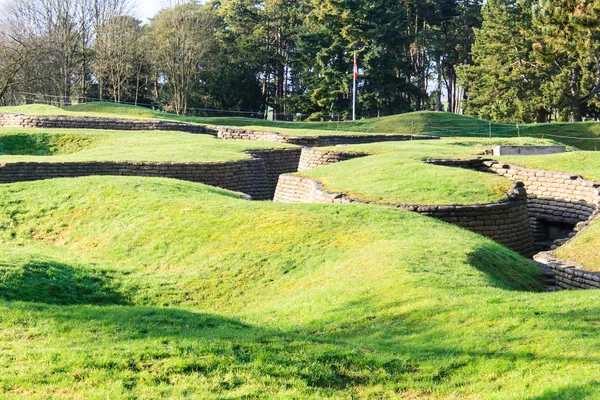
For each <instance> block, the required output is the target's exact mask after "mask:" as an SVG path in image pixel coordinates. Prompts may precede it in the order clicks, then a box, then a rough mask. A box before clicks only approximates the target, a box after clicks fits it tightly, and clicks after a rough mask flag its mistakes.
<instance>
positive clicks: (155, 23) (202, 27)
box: [150, 3, 217, 114]
mask: <svg viewBox="0 0 600 400" xmlns="http://www.w3.org/2000/svg"><path fill="white" fill-rule="evenodd" d="M216 23H217V21H216V18H215V15H214V13H213V12H212V9H211V7H210V5H204V6H200V5H197V4H195V3H184V4H180V5H177V6H175V7H173V8H169V9H165V10H163V11H161V12H160V13H159V14H158V15H157V16H156V17H154V18H153V19H152V24H151V27H150V35H151V40H152V47H153V55H154V58H155V62H156V64H157V66H158V67H159V69H160V72H161V75H162V78H163V79H164V84H165V89H166V90H167V91H168V93H167V94H168V96H169V98H170V100H171V102H172V105H173V109H174V111H175V112H176V113H177V114H185V113H187V109H188V102H189V100H190V98H191V96H192V94H193V93H194V91H195V90H196V88H197V86H198V83H199V74H200V72H201V71H202V69H203V65H204V64H205V63H206V62H207V61H208V60H207V57H206V56H207V55H208V54H209V53H210V52H211V49H212V47H213V46H214V45H215V27H216Z"/></svg>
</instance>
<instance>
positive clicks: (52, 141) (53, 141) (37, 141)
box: [0, 128, 95, 156]
mask: <svg viewBox="0 0 600 400" xmlns="http://www.w3.org/2000/svg"><path fill="white" fill-rule="evenodd" d="M94 141H95V138H94V137H93V136H87V135H85V134H70V133H66V132H65V133H54V134H49V133H47V131H46V132H42V133H40V132H35V133H33V134H31V133H21V131H20V130H16V129H5V128H0V155H31V156H55V155H65V154H72V153H77V152H79V151H82V150H85V149H87V148H90V147H92V146H93V144H94Z"/></svg>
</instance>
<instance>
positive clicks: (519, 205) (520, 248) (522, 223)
mask: <svg viewBox="0 0 600 400" xmlns="http://www.w3.org/2000/svg"><path fill="white" fill-rule="evenodd" d="M274 201H277V202H286V203H328V204H336V203H367V204H379V205H386V206H390V207H395V208H401V209H404V210H409V211H413V212H416V213H419V214H422V215H425V216H428V217H433V218H436V219H439V220H441V221H444V222H448V223H451V224H454V225H458V226H460V227H462V228H465V229H468V230H470V231H472V232H475V233H479V234H481V235H484V236H487V237H489V238H490V239H493V240H495V241H497V242H499V243H501V244H503V245H505V246H506V247H509V248H511V249H513V250H514V251H517V252H518V253H520V254H523V255H526V256H531V255H533V253H534V246H533V238H532V235H531V229H530V227H529V218H528V211H527V200H526V195H525V194H524V193H521V194H517V195H512V196H511V197H510V201H507V202H501V203H492V204H484V205H469V206H464V205H447V206H421V205H409V204H392V205H388V204H381V203H376V202H365V201H360V200H356V199H352V198H350V197H348V196H346V195H344V194H342V193H331V192H328V191H326V190H324V189H323V186H322V184H321V183H320V182H318V181H316V180H313V179H310V178H306V177H302V176H295V175H289V174H286V175H282V176H281V177H280V178H279V184H278V185H277V191H276V192H275V198H274Z"/></svg>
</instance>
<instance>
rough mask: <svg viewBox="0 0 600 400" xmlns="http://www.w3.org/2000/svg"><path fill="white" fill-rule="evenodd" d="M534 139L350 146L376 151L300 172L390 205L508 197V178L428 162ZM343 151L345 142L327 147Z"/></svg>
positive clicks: (333, 187) (349, 148) (481, 201)
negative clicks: (427, 162) (429, 159)
mask: <svg viewBox="0 0 600 400" xmlns="http://www.w3.org/2000/svg"><path fill="white" fill-rule="evenodd" d="M506 143H512V144H530V143H537V144H539V141H538V140H536V139H503V140H492V141H490V140H483V139H463V140H448V139H446V140H440V141H425V142H419V141H414V142H396V143H393V142H391V143H373V144H366V145H354V146H344V147H343V151H348V152H361V153H374V154H376V155H373V156H370V157H363V158H358V159H353V160H350V161H345V162H344V163H338V164H331V165H326V166H322V167H319V168H315V169H312V170H309V171H304V172H302V173H300V175H302V176H307V177H311V178H315V179H317V180H318V181H320V182H322V183H323V184H324V186H325V188H326V189H327V190H329V191H333V192H342V193H346V194H348V195H350V196H351V197H354V198H359V199H363V200H371V201H377V202H381V203H388V204H431V205H433V204H436V205H438V204H440V205H441V204H484V203H491V202H498V201H502V200H506V199H507V191H508V190H509V189H511V188H512V186H513V184H512V183H511V182H510V181H509V180H508V179H506V178H503V177H499V176H496V175H492V174H485V173H482V172H476V171H471V170H467V169H462V168H451V167H441V166H435V165H430V164H426V163H424V162H423V161H424V160H426V159H427V158H438V157H439V158H461V157H463V158H464V157H472V156H475V155H481V154H483V150H484V149H486V148H491V147H493V146H495V145H498V144H506ZM544 143H547V141H545V142H544ZM325 150H334V151H335V150H337V151H340V148H339V147H337V148H336V147H330V148H325Z"/></svg>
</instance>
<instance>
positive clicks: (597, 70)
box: [533, 0, 600, 121]
mask: <svg viewBox="0 0 600 400" xmlns="http://www.w3.org/2000/svg"><path fill="white" fill-rule="evenodd" d="M533 10H534V18H533V25H534V27H535V28H536V29H537V32H536V33H538V35H537V37H538V41H536V43H535V50H536V54H537V55H538V59H539V60H540V63H543V64H544V67H545V68H546V69H547V70H549V71H550V70H551V71H552V74H551V77H550V79H548V80H546V81H545V82H544V83H543V85H542V89H543V90H544V92H546V94H547V99H548V100H549V101H551V103H552V106H553V107H555V108H557V109H559V110H560V111H561V115H562V117H563V119H565V120H566V119H568V118H569V117H570V118H572V119H573V120H575V121H581V119H582V109H583V108H585V107H586V106H587V105H588V103H589V102H590V101H591V100H594V99H595V98H596V97H597V95H598V93H599V92H600V1H597V0H595V1H585V0H562V1H550V0H539V2H538V3H537V4H536V5H535V6H534V8H533Z"/></svg>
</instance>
